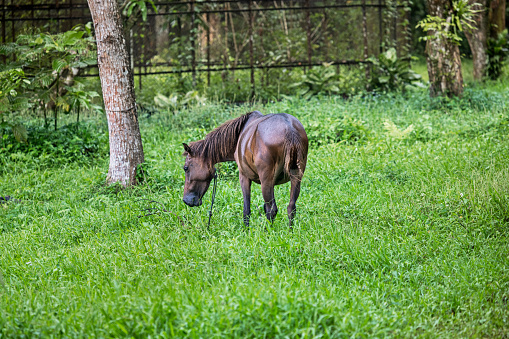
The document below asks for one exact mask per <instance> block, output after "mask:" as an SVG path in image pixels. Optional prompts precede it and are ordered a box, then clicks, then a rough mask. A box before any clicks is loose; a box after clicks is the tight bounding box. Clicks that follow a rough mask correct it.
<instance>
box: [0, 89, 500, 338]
mask: <svg viewBox="0 0 509 339" xmlns="http://www.w3.org/2000/svg"><path fill="white" fill-rule="evenodd" d="M507 85H508V84H507V83H503V82H499V83H490V84H488V85H485V86H482V87H474V88H468V89H467V90H466V93H465V97H464V99H462V100H451V101H449V100H446V101H442V102H437V101H432V100H430V99H429V98H428V97H427V94H426V93H425V92H417V93H413V94H408V95H406V96H402V95H384V96H375V97H354V98H351V99H349V100H342V99H340V98H328V97H323V98H319V99H313V100H311V101H302V100H298V99H294V100H285V101H281V102H275V103H269V104H265V105H261V104H260V105H252V106H240V107H239V106H237V107H232V106H222V105H219V104H217V105H212V104H211V105H207V106H202V107H193V108H189V109H187V110H183V111H180V112H178V113H159V114H156V115H153V116H152V117H150V118H148V117H143V118H142V119H141V128H142V134H143V142H144V148H145V157H146V159H147V163H148V168H149V178H148V180H147V183H146V184H145V185H143V186H140V187H137V188H134V189H132V190H127V191H120V192H117V191H116V190H115V189H114V188H107V187H104V186H103V182H104V180H105V175H106V172H107V166H108V163H107V159H106V158H105V157H104V156H100V157H99V158H92V159H91V160H90V161H89V162H88V163H87V162H83V161H80V162H68V163H65V162H60V163H59V164H58V165H54V164H52V163H51V162H42V163H41V162H40V161H39V160H38V159H39V158H37V157H36V156H32V157H28V158H26V157H25V158H23V157H21V158H20V156H14V157H13V156H11V155H9V154H8V153H3V154H2V153H0V164H2V168H1V169H0V195H2V196H5V195H11V196H13V197H15V198H16V199H20V200H21V201H22V202H21V203H9V204H4V205H0V258H1V260H0V271H1V273H2V275H1V276H0V337H48V336H52V337H139V338H145V337H149V336H151V337H193V338H194V337H202V338H212V337H253V338H255V337H256V338H259V337H268V338H275V337H277V338H282V337H304V338H309V337H326V338H327V337H334V338H343V337H345V338H346V337H385V336H392V337H433V338H434V337H452V338H457V337H494V338H500V337H504V336H508V335H509V330H508V328H509V312H508V307H509V304H508V303H509V260H508V257H509V246H508V245H509V244H508V235H509V229H508V222H509V138H508V133H509V125H508V124H509V115H508V112H507V109H508V105H509V100H508V98H507V94H506V93H507ZM253 108H256V109H259V110H261V111H262V112H264V113H270V112H288V113H291V114H294V115H295V116H297V117H298V118H299V119H301V121H302V122H303V123H304V125H305V126H306V127H309V129H312V126H315V127H314V130H313V131H314V132H316V133H314V134H313V138H314V140H315V141H316V143H315V144H314V145H315V146H313V148H312V149H311V150H310V153H309V159H308V168H307V170H306V173H305V177H304V180H303V183H302V185H303V187H302V192H301V196H300V198H299V200H298V202H297V206H298V216H297V221H296V225H295V227H294V231H293V232H289V230H288V228H287V226H286V225H287V218H286V215H285V214H286V213H284V212H285V211H286V204H287V203H288V198H289V186H288V185H283V186H279V187H277V189H276V199H277V202H278V207H279V210H280V213H279V215H278V217H277V219H276V221H275V223H274V225H272V226H271V225H270V224H268V222H267V221H266V220H265V217H264V216H263V213H262V209H261V204H262V198H261V193H260V187H259V186H258V185H254V186H253V201H252V210H253V216H252V223H251V224H252V225H251V228H250V229H249V230H247V231H246V230H245V229H244V227H243V224H242V194H241V191H240V187H239V183H238V179H237V178H236V177H235V168H234V167H232V166H221V169H222V176H221V178H220V180H219V186H218V193H217V197H216V205H215V207H214V215H213V217H212V225H211V228H210V230H207V227H206V223H207V219H208V215H207V209H208V203H209V201H210V200H209V199H210V193H207V195H206V197H205V199H204V200H205V202H204V205H203V206H202V207H201V208H194V209H191V208H188V207H187V206H185V205H184V204H183V202H182V188H183V178H184V175H183V171H182V169H181V166H182V163H183V158H182V157H181V153H182V151H183V149H182V145H181V143H182V142H186V141H189V140H192V139H193V138H196V137H200V136H203V134H204V133H206V132H207V131H208V130H210V129H211V128H212V127H214V126H217V125H218V124H220V123H222V122H224V121H225V120H227V119H228V118H231V117H235V116H238V115H240V114H242V113H245V112H247V111H248V110H251V109H253ZM386 121H391V122H393V123H394V124H395V125H396V126H397V127H398V129H399V130H400V131H402V130H404V129H406V128H407V127H408V126H410V125H413V131H411V132H408V133H406V134H405V133H402V132H401V133H399V134H398V133H397V131H395V130H392V132H391V131H390V130H387V129H385V128H384V122H386ZM90 124H91V125H90V126H93V122H90ZM98 124H99V125H100V126H102V124H103V122H99V123H98ZM316 126H318V127H316ZM320 126H321V127H320ZM330 126H334V128H337V129H338V130H334V131H335V132H340V131H342V130H343V129H345V130H353V131H359V130H361V131H363V132H362V133H363V134H362V135H363V137H362V138H358V139H355V138H353V139H348V138H347V139H342V140H341V141H340V142H339V143H336V142H334V141H335V140H334V138H333V137H332V139H331V138H330V137H329V136H330V135H332V136H334V133H332V134H331V133H330V130H329V127H330ZM345 126H346V127H345ZM338 140H339V139H338ZM317 145H320V146H317ZM141 199H154V200H157V201H159V202H161V203H163V204H164V205H165V207H166V208H167V209H168V210H170V211H172V212H173V213H175V214H177V215H178V216H180V217H181V218H183V220H184V225H181V224H180V222H179V220H178V219H177V218H176V217H175V216H174V215H173V214H169V213H163V214H161V215H159V216H148V217H143V218H138V216H139V215H141V214H143V212H142V211H141V209H142V208H145V207H146V206H147V202H146V201H142V200H141ZM265 229H267V230H265Z"/></svg>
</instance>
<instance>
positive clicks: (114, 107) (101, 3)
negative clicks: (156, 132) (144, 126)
mask: <svg viewBox="0 0 509 339" xmlns="http://www.w3.org/2000/svg"><path fill="white" fill-rule="evenodd" d="M88 6H89V7H90V13H91V14H92V19H93V21H94V28H95V35H96V40H97V61H98V65H99V76H100V78H101V86H102V92H103V99H104V106H105V108H106V115H107V118H108V130H109V141H110V167H109V171H108V178H107V181H108V183H110V184H111V183H116V182H119V183H121V184H122V185H124V186H128V185H134V184H136V183H137V181H136V168H137V166H138V165H139V164H141V163H143V162H144V156H143V146H142V143H141V134H140V128H139V125H138V114H137V109H136V101H135V97H134V83H133V74H132V70H131V67H130V65H129V55H128V53H127V48H126V41H125V38H124V35H123V30H122V20H121V18H120V13H119V10H118V7H117V1H116V0H88Z"/></svg>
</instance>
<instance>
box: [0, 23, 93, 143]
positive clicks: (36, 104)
mask: <svg viewBox="0 0 509 339" xmlns="http://www.w3.org/2000/svg"><path fill="white" fill-rule="evenodd" d="M90 33H91V32H90V24H87V25H85V26H83V27H76V28H75V29H73V30H71V31H68V32H65V33H61V34H56V35H52V34H46V33H39V34H33V35H31V34H25V35H19V36H18V38H17V40H16V42H14V43H9V44H5V45H2V46H0V55H4V56H7V57H8V60H14V59H15V61H9V62H7V63H6V64H2V65H0V118H1V121H4V122H6V123H7V124H9V126H11V127H13V126H17V125H19V123H20V122H19V121H17V120H20V118H17V117H16V116H19V115H20V114H21V113H23V111H26V110H27V109H29V108H38V109H42V110H44V109H46V108H47V107H50V108H53V109H55V108H60V109H63V110H64V111H66V112H69V111H70V110H71V109H72V108H73V107H75V106H76V105H81V106H82V107H87V108H97V106H92V105H91V100H92V98H94V97H96V96H98V94H97V93H96V92H93V91H86V90H85V89H84V87H83V86H82V85H80V83H79V82H76V81H75V76H76V75H77V74H78V73H79V70H80V69H83V68H86V67H88V66H90V65H95V64H96V63H97V60H96V54H95V43H94V41H93V39H92V37H91V35H90ZM13 55H15V56H16V58H13ZM7 118H9V119H10V121H5V120H6V119H7ZM0 128H1V127H0ZM13 131H14V130H13ZM15 135H16V136H18V137H19V136H21V134H20V133H19V129H18V130H17V132H15ZM20 140H23V138H21V139H20ZM25 141H26V140H25Z"/></svg>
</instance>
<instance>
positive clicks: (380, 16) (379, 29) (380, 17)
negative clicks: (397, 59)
mask: <svg viewBox="0 0 509 339" xmlns="http://www.w3.org/2000/svg"><path fill="white" fill-rule="evenodd" d="M382 21H383V18H382V0H378V35H379V36H380V51H379V53H380V54H382V53H383V48H382V44H383V26H382V25H383V22H382Z"/></svg>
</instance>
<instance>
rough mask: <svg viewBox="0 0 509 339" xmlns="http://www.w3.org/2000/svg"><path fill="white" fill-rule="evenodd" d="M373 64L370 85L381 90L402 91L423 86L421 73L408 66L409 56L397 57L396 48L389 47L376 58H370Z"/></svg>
mask: <svg viewBox="0 0 509 339" xmlns="http://www.w3.org/2000/svg"><path fill="white" fill-rule="evenodd" d="M370 61H371V63H372V65H373V69H372V72H371V86H372V88H373V89H375V90H381V91H403V90H410V89H415V88H417V87H424V85H423V83H422V82H421V79H422V77H421V75H420V74H417V73H415V72H414V71H413V70H412V69H411V68H410V58H398V56H397V54H396V50H395V49H394V48H389V49H388V50H387V51H386V52H384V53H381V54H380V55H379V56H378V58H370Z"/></svg>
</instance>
